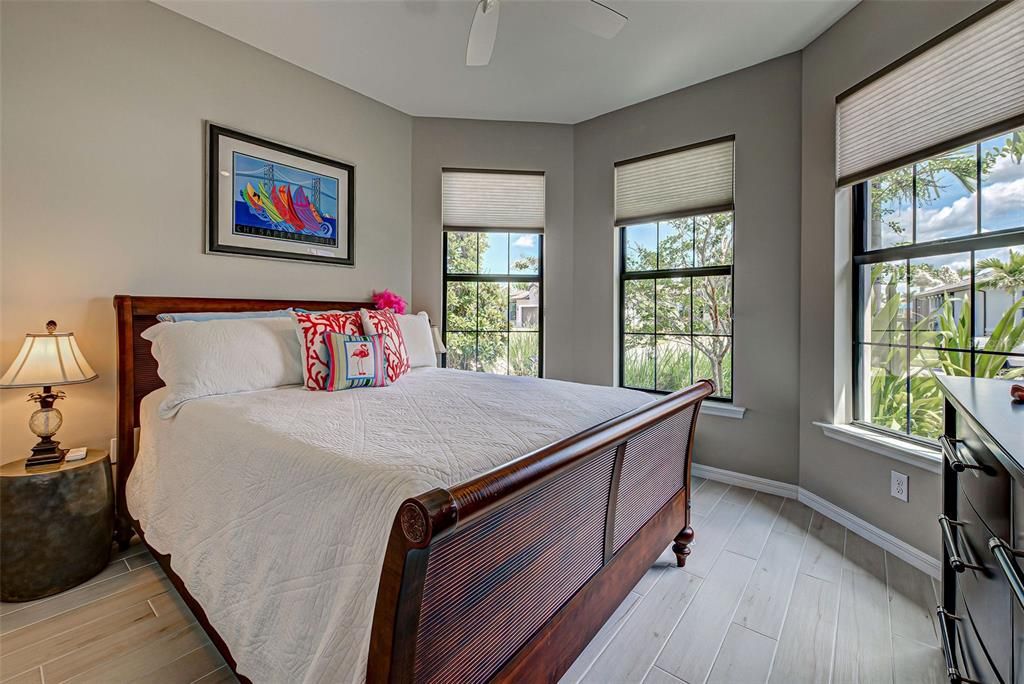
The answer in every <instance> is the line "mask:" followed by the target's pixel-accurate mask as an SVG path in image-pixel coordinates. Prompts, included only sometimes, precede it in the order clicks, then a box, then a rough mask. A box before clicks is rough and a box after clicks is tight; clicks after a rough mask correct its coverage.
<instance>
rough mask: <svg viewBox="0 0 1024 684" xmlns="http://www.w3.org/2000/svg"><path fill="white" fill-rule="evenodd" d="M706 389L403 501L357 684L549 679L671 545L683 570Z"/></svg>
mask: <svg viewBox="0 0 1024 684" xmlns="http://www.w3.org/2000/svg"><path fill="white" fill-rule="evenodd" d="M712 391H713V387H712V385H711V383H710V382H707V381H702V382H700V383H697V384H696V385H694V386H692V387H690V388H688V389H686V390H683V391H681V392H677V393H676V394H673V395H670V396H668V397H665V398H662V399H659V400H658V401H655V402H652V403H651V404H648V405H646V406H643V407H641V408H639V409H637V410H635V411H633V412H631V413H628V414H625V415H624V416H620V417H619V418H616V419H613V420H611V421H608V422H606V423H603V424H601V425H598V426H595V427H594V428H591V429H589V430H587V431H585V432H582V433H580V434H578V435H575V436H573V437H570V438H567V439H565V440H562V441H560V442H556V443H554V444H552V445H550V446H548V447H545V448H543V449H540V450H538V451H536V452H534V453H532V454H528V455H526V456H524V457H522V458H520V459H519V460H517V461H514V462H513V463H510V464H508V465H506V466H504V467H502V468H499V469H496V470H494V471H492V472H490V473H487V474H485V475H483V476H481V477H479V478H476V479H474V480H472V481H470V482H468V483H465V484H463V485H460V486H458V487H454V488H452V489H451V490H445V489H435V490H433V491H431V492H429V493H427V494H424V495H422V496H419V497H415V498H413V499H409V500H408V501H406V502H405V503H404V504H403V505H402V508H401V509H400V511H399V513H398V515H397V516H396V518H395V522H394V526H393V529H392V533H391V537H390V542H389V545H388V551H387V557H386V560H385V564H384V568H383V570H382V573H381V584H380V589H379V591H378V595H377V606H376V612H375V616H374V627H373V638H372V640H371V651H370V663H369V668H368V672H367V679H368V681H370V682H386V681H389V682H452V683H458V684H464V683H470V682H486V681H491V680H493V679H507V680H509V681H511V680H515V681H517V682H518V681H523V680H531V681H554V680H556V679H557V678H558V676H560V675H561V674H562V673H563V672H564V671H565V670H566V669H567V668H568V667H569V665H571V664H572V662H573V659H575V657H576V655H578V654H579V651H580V650H582V648H583V647H584V646H585V645H586V643H587V642H589V640H590V638H592V637H593V635H594V633H596V631H597V629H598V628H600V626H601V624H603V622H604V621H605V619H607V617H608V616H609V615H611V612H612V611H613V610H614V609H615V607H616V606H617V605H618V604H619V603H620V602H621V601H622V599H624V598H625V596H626V594H627V593H628V592H629V590H630V589H631V588H632V587H633V585H634V584H635V583H636V581H637V580H639V578H640V576H641V575H642V574H643V573H644V572H645V571H646V569H647V568H648V567H649V566H650V564H651V563H652V562H653V561H654V560H655V559H656V558H657V557H658V555H659V554H660V553H661V551H663V550H664V548H665V547H666V545H667V544H668V543H669V541H670V540H672V539H673V537H675V538H676V545H675V546H674V550H675V551H676V553H677V558H678V561H679V564H680V565H682V564H683V562H685V556H686V554H687V553H689V549H688V548H687V544H688V542H689V541H690V540H692V530H691V529H690V528H689V473H690V452H691V447H692V440H693V432H694V427H695V424H696V420H695V419H696V415H697V412H698V410H699V407H700V402H701V401H702V400H703V399H704V398H705V397H706V396H708V395H709V394H711V392H712ZM680 530H682V531H680ZM677 533H678V534H677Z"/></svg>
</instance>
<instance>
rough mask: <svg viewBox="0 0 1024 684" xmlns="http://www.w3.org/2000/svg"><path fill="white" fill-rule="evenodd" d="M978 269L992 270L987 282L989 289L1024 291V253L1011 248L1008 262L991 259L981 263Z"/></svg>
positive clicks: (983, 260) (995, 258) (996, 258)
mask: <svg viewBox="0 0 1024 684" xmlns="http://www.w3.org/2000/svg"><path fill="white" fill-rule="evenodd" d="M978 268H988V269H991V270H992V272H991V273H990V274H989V275H988V276H987V277H986V281H985V283H986V285H988V286H989V287H992V288H996V289H1000V290H1008V291H1010V292H1014V291H1016V290H1020V289H1024V251H1021V252H1018V251H1016V250H1015V249H1013V248H1012V247H1011V248H1010V256H1009V258H1008V259H1007V260H1006V261H1003V260H1002V259H999V258H998V257H989V258H987V259H982V260H981V261H979V262H978Z"/></svg>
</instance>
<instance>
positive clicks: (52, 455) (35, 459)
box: [25, 437, 67, 468]
mask: <svg viewBox="0 0 1024 684" xmlns="http://www.w3.org/2000/svg"><path fill="white" fill-rule="evenodd" d="M66 453H67V452H66V451H65V450H64V449H61V448H60V442H57V441H54V440H52V439H50V438H49V437H47V438H44V439H41V440H39V443H38V444H36V445H35V446H34V447H32V455H31V456H29V457H28V458H27V459H25V467H26V468H31V467H33V466H42V465H53V464H55V463H63V462H64V455H65V454H66Z"/></svg>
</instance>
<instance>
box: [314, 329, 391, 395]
mask: <svg viewBox="0 0 1024 684" xmlns="http://www.w3.org/2000/svg"><path fill="white" fill-rule="evenodd" d="M324 341H325V342H326V344H327V356H328V359H329V361H330V371H329V372H328V374H327V384H326V387H325V388H324V389H326V390H327V391H328V392H335V391H337V390H345V389H351V388H353V387H384V386H385V385H389V384H391V383H390V381H389V380H388V373H387V352H386V351H385V350H384V336H383V335H344V334H342V333H335V332H328V333H325V334H324Z"/></svg>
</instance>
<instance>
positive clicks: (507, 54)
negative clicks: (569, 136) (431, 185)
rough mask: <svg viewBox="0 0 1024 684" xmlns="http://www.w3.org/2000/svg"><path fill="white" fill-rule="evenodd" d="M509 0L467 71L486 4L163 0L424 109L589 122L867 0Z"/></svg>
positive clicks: (375, 93) (768, 48)
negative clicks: (614, 25)
mask: <svg viewBox="0 0 1024 684" xmlns="http://www.w3.org/2000/svg"><path fill="white" fill-rule="evenodd" d="M587 1H589V0H501V9H500V12H501V15H500V21H499V26H498V37H497V42H496V43H495V47H494V54H493V56H492V58H491V63H490V65H489V66H486V67H467V66H466V65H465V60H466V40H467V36H468V35H469V27H470V24H471V23H472V21H473V13H474V10H475V7H476V0H156V2H158V3H159V4H161V5H163V6H164V7H167V8H169V9H171V10H173V11H175V12H178V13H180V14H183V15H185V16H187V17H190V18H192V19H194V20H196V21H198V22H200V23H203V24H206V25H207V26H210V27H212V28H214V29H217V30H218V31H221V32H223V33H226V34H228V35H229V36H233V37H235V38H237V39H239V40H241V41H243V42H246V43H248V44H250V45H253V46H255V47H257V48H260V49H261V50H264V51H266V52H269V53H271V54H273V55H276V56H278V57H280V58H282V59H285V60H287V61H289V62H291V63H293V64H296V65H298V66H300V67H303V68H304V69H308V70H309V71H312V72H314V73H316V74H319V75H321V76H324V77H325V78H328V79H330V80H332V81H335V82H337V83H340V84H342V85H344V86H347V87H349V88H352V89H353V90H356V91H358V92H360V93H363V94H364V95H367V96H369V97H372V98H374V99H376V100H379V101H381V102H383V103H385V104H388V105H391V106H392V107H395V108H397V109H400V110H402V111H403V112H406V113H408V114H412V115H415V116H445V117H459V118H476V119H500V120H510V121H547V122H556V123H576V122H579V121H583V120H586V119H589V118H592V117H594V116H598V115H600V114H604V113H606V112H609V111H612V110H615V109H619V108H621V107H625V106H628V105H631V104H635V103H637V102H641V101H643V100H647V99H650V98H652V97H656V96H658V95H662V94H664V93H667V92H671V91H673V90H677V89H679V88H684V87H686V86H689V85H693V84H694V83H699V82H701V81H705V80H708V79H710V78H714V77H715V76H720V75H722V74H725V73H729V72H730V71H736V70H737V69H742V68H744V67H747V66H751V65H753V64H757V63H758V62H763V61H765V60H768V59H772V58H773V57H778V56H780V55H784V54H786V53H789V52H793V51H795V50H799V49H801V48H803V47H804V46H805V45H807V44H808V43H809V42H811V41H812V40H813V39H814V38H815V37H817V36H818V35H819V34H821V33H822V32H823V31H824V30H825V29H827V28H828V27H829V26H831V25H832V24H833V23H834V22H835V21H836V20H838V19H839V18H840V17H842V16H843V15H844V14H845V13H846V12H848V11H849V10H850V9H851V8H852V7H853V6H854V5H855V4H856V3H857V0H701V1H698V0H693V1H691V0H674V1H673V0H603V2H604V3H605V4H607V5H609V6H610V7H613V8H615V9H616V10H618V11H619V12H621V13H623V14H625V15H626V16H628V17H629V22H628V23H627V24H626V27H625V28H624V29H623V30H622V32H621V33H619V35H618V36H616V37H615V38H613V39H611V40H605V39H603V38H598V37H597V36H594V35H592V34H590V33H587V32H585V31H583V30H582V29H580V28H577V26H576V25H574V24H573V23H572V21H571V18H572V12H573V11H574V10H579V9H580V8H579V7H578V5H579V3H580V2H587Z"/></svg>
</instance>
